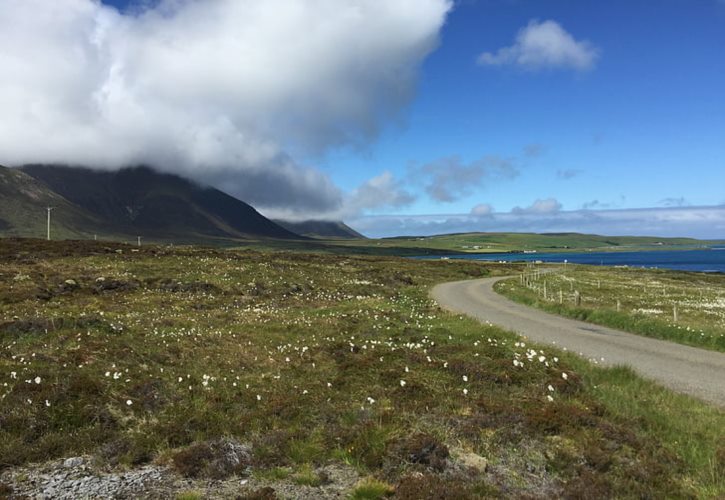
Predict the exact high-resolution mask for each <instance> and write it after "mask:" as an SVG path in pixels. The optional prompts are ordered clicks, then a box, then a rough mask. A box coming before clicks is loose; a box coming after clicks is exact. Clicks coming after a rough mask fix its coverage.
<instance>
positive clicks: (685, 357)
mask: <svg viewBox="0 0 725 500" xmlns="http://www.w3.org/2000/svg"><path fill="white" fill-rule="evenodd" d="M502 279H506V278H485V279H480V280H467V281H456V282H453V283H443V284H440V285H437V286H435V287H434V288H433V290H432V291H431V295H432V297H433V298H434V299H435V300H436V301H437V302H438V304H439V305H440V306H441V307H443V308H445V309H448V310H449V311H453V312H456V313H464V314H467V315H468V316H472V317H474V318H477V319H479V320H481V321H488V322H491V323H493V324H495V325H498V326H501V327H503V328H505V329H507V330H511V331H514V332H516V333H518V334H520V335H523V336H525V337H527V338H529V339H531V340H533V341H536V342H539V343H548V344H555V345H556V346H558V347H560V348H566V349H567V350H569V351H572V352H575V353H578V354H580V355H581V356H583V357H585V358H588V359H596V360H597V361H598V362H599V363H602V364H606V365H627V366H630V367H632V368H633V369H635V370H636V371H637V372H638V373H640V374H641V375H643V376H645V377H647V378H650V379H652V380H655V381H657V382H659V383H661V384H662V385H664V386H666V387H669V388H670V389H673V390H675V391H678V392H682V393H686V394H690V395H692V396H696V397H698V398H701V399H704V400H706V401H709V402H711V403H714V404H716V405H718V406H721V407H725V354H722V353H719V352H713V351H707V350H704V349H697V348H695V347H689V346H684V345H680V344H675V343H673V342H666V341H663V340H657V339H652V338H647V337H642V336H639V335H633V334H631V333H626V332H623V331H619V330H614V329H612V328H607V327H604V326H599V325H594V324H591V323H585V322H582V321H576V320H572V319H567V318H563V317H560V316H555V315H553V314H548V313H545V312H542V311H539V310H536V309H533V308H531V307H527V306H524V305H521V304H517V303H515V302H512V301H511V300H509V299H507V298H505V297H503V296H501V295H499V294H497V293H496V292H494V291H493V285H494V283H496V282H497V281H500V280H502Z"/></svg>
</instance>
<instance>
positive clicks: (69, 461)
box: [63, 457, 83, 469]
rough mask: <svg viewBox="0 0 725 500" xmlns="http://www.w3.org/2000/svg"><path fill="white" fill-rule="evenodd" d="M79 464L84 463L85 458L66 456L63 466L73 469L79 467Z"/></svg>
mask: <svg viewBox="0 0 725 500" xmlns="http://www.w3.org/2000/svg"><path fill="white" fill-rule="evenodd" d="M79 465H83V458H82V457H71V458H66V459H65V460H64V461H63V467H65V468H67V469H72V468H74V467H78V466H79Z"/></svg>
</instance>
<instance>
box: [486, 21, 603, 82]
mask: <svg viewBox="0 0 725 500" xmlns="http://www.w3.org/2000/svg"><path fill="white" fill-rule="evenodd" d="M598 57H599V49H597V48H596V47H594V46H593V45H592V44H591V43H589V42H588V41H586V40H576V39H575V38H574V37H573V36H572V35H571V34H569V33H568V32H567V31H566V30H564V28H562V27H561V25H559V23H557V22H556V21H551V20H549V21H543V22H539V21H537V20H532V21H530V22H529V24H528V25H527V26H526V27H525V28H522V29H521V30H519V32H518V34H517V35H516V40H515V41H514V44H513V45H511V46H510V47H503V48H500V49H498V50H497V51H496V52H484V53H482V54H481V55H479V56H478V63H479V64H481V65H487V66H503V65H515V66H520V67H523V68H526V69H534V70H535V69H543V68H573V69H576V70H588V69H591V68H593V67H594V64H595V63H596V61H597V59H598Z"/></svg>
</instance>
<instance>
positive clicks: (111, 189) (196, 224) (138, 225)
mask: <svg viewBox="0 0 725 500" xmlns="http://www.w3.org/2000/svg"><path fill="white" fill-rule="evenodd" d="M0 173H1V174H2V177H0V178H1V179H3V180H4V181H5V182H4V183H3V184H0V186H6V188H3V189H0V198H2V203H1V204H0V219H2V220H4V221H5V226H7V227H6V228H5V229H4V230H2V231H3V232H4V233H5V234H16V235H22V236H36V237H42V236H45V231H44V224H45V217H46V213H45V210H44V208H45V207H46V206H48V205H50V206H53V207H55V208H54V211H53V214H52V217H53V229H54V231H57V232H56V233H55V234H57V235H58V236H60V237H64V236H65V237H90V236H92V235H93V234H98V235H99V237H101V238H107V237H117V236H121V235H125V236H129V235H131V236H136V235H141V236H144V237H147V238H153V239H169V240H177V241H199V240H206V241H213V240H216V239H220V240H221V239H236V238H253V239H258V238H281V239H299V238H300V237H299V236H298V235H296V234H294V233H292V232H290V231H288V230H286V229H284V228H282V227H281V226H279V225H277V224H275V223H274V222H272V221H270V220H269V219H267V218H265V217H264V216H262V215H261V214H260V213H259V212H257V211H256V210H255V209H254V208H252V207H251V206H249V205H248V204H246V203H244V202H242V201H240V200H238V199H236V198H234V197H232V196H230V195H228V194H226V193H223V192H222V191H219V190H218V189H215V188H211V187H204V186H201V185H198V184H196V183H194V182H192V181H189V180H187V179H184V178H182V177H179V176H177V175H173V174H163V173H158V172H156V171H154V170H152V169H150V168H148V167H135V168H125V169H121V170H118V171H112V172H106V171H95V170H90V169H87V168H78V167H66V166H51V165H28V166H25V167H22V169H19V170H18V169H8V168H4V167H3V168H0ZM31 200H32V203H31ZM13 207H25V208H23V209H22V210H20V209H18V208H13ZM21 213H27V217H28V221H29V222H28V223H27V224H24V223H23V219H21V218H20V217H19V215H20V214H21Z"/></svg>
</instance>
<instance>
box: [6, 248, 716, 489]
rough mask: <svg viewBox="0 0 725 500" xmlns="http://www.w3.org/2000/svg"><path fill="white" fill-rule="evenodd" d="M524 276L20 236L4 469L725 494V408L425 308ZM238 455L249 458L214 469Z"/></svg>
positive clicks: (12, 262) (13, 262)
mask: <svg viewBox="0 0 725 500" xmlns="http://www.w3.org/2000/svg"><path fill="white" fill-rule="evenodd" d="M518 271H520V269H517V268H513V267H510V266H503V265H497V264H484V263H478V262H451V261H438V262H420V261H411V260H404V259H394V258H380V257H378V258H368V257H354V256H330V255H306V254H299V253H263V252H254V251H221V250H211V249H202V248H178V249H171V248H162V247H153V248H152V247H149V248H142V249H133V248H132V247H127V246H122V245H115V244H114V245H112V246H108V244H104V243H101V242H98V243H94V242H88V243H78V242H69V243H43V242H38V241H33V242H27V241H21V240H4V241H2V242H1V243H0V462H1V463H0V467H1V468H12V467H15V466H19V465H22V464H26V463H29V462H42V461H46V460H50V459H54V458H59V457H67V456H74V455H78V454H93V455H94V456H95V457H96V460H97V461H99V462H100V463H102V464H104V466H108V467H135V466H138V465H140V464H145V463H149V462H157V463H164V464H168V465H169V466H170V467H174V468H176V470H177V471H178V472H179V474H185V475H188V476H191V477H209V478H211V479H217V478H219V477H222V476H226V475H229V474H236V475H239V476H243V477H244V476H250V475H251V476H253V477H259V478H266V479H267V480H269V481H272V482H273V481H275V480H279V481H282V480H285V481H290V480H291V481H294V482H295V483H296V484H299V485H304V486H305V487H312V488H314V487H318V485H320V484H323V483H324V482H325V481H327V478H326V477H325V476H324V475H323V474H320V473H319V472H318V471H319V467H320V466H322V465H324V464H330V463H333V464H339V465H340V466H341V467H348V468H352V469H354V470H355V471H356V472H357V474H359V477H360V478H362V479H361V481H360V482H359V483H358V484H357V486H356V487H355V488H352V489H351V490H350V495H351V496H352V497H353V498H379V497H383V496H389V495H396V496H397V497H398V498H426V497H430V498H438V497H436V495H441V494H445V495H447V497H449V498H454V497H457V498H469V497H472V496H482V497H486V496H490V497H499V496H501V495H507V496H526V495H544V496H570V497H582V496H589V497H602V496H617V497H655V498H656V497H685V496H698V495H712V496H717V495H719V494H723V493H725V489H724V485H723V477H724V476H725V474H724V473H725V469H724V467H725V442H723V438H722V432H721V431H722V429H723V428H725V417H724V416H723V414H722V412H721V411H720V410H719V409H715V408H712V407H709V406H707V405H704V404H701V403H699V402H697V401H694V400H692V399H690V398H687V397H684V396H678V395H674V394H672V393H670V392H668V391H666V390H664V389H659V388H657V387H656V386H654V385H652V384H649V383H648V382H645V381H643V380H642V379H639V378H638V377H636V376H635V375H634V374H633V373H632V372H631V371H630V370H627V369H621V368H613V369H602V368H597V367H593V366H591V365H589V364H587V363H586V362H584V361H581V360H578V359H576V358H574V357H571V356H569V355H566V354H562V353H560V352H557V351H555V350H552V349H551V348H549V347H547V348H543V347H540V346H537V345H533V344H530V343H529V342H528V341H526V339H520V338H518V337H516V336H514V335H512V334H509V333H507V332H504V331H501V330H499V329H497V328H494V327H492V326H485V325H481V324H479V323H477V322H474V321H472V320H468V319H464V318H460V317H456V316H453V315H450V314H448V313H445V312H443V311H441V310H440V309H438V308H437V307H436V305H435V304H434V303H432V301H431V300H430V299H429V298H428V295H427V290H428V288H429V286H430V285H432V284H433V283H436V282H440V281H445V280H454V279H466V278H474V277H480V276H485V275H491V274H497V273H499V274H504V273H515V272H518ZM563 278H564V276H562V277H561V279H563ZM684 318H687V313H686V312H685V311H683V319H684ZM703 321H704V319H703ZM703 327H704V323H703ZM234 443H241V444H234ZM229 446H231V447H236V448H235V449H234V453H236V455H235V456H243V457H244V460H242V461H241V462H240V461H238V462H235V463H234V464H232V466H228V464H227V465H223V466H220V465H218V464H216V462H215V461H214V460H215V459H214V457H215V455H214V452H215V450H216V449H218V448H221V447H229ZM189 494H190V495H191V494H192V493H189ZM193 494H194V495H196V493H193Z"/></svg>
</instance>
